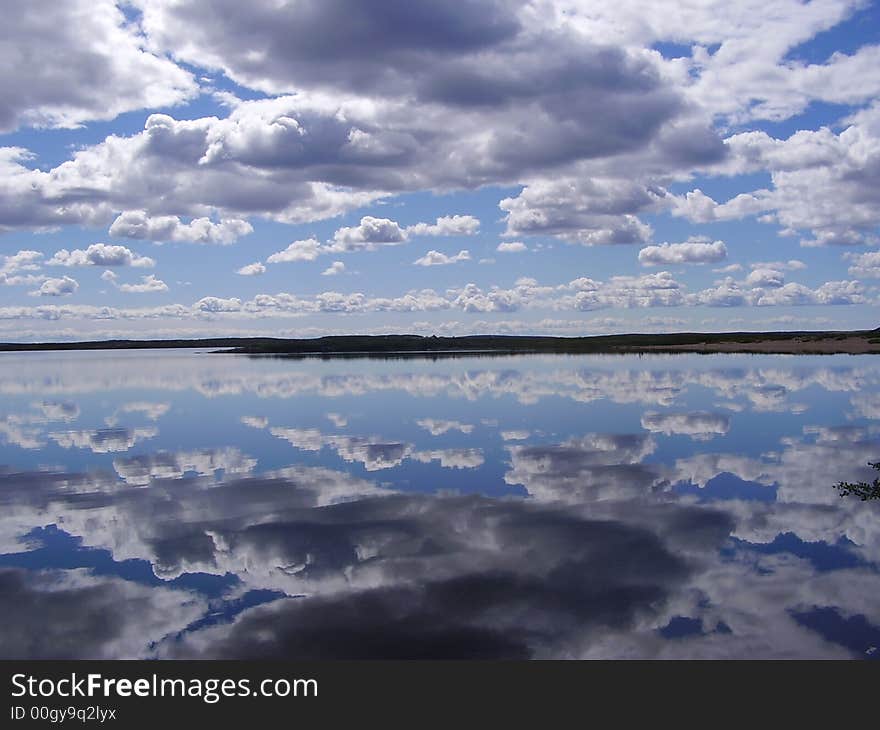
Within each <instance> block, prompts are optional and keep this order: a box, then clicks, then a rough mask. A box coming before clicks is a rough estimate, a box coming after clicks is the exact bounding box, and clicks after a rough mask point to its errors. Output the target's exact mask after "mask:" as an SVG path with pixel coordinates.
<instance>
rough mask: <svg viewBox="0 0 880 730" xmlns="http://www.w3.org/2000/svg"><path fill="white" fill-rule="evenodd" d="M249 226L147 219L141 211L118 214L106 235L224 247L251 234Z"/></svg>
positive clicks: (235, 222) (203, 220) (229, 222)
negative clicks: (214, 244) (212, 244)
mask: <svg viewBox="0 0 880 730" xmlns="http://www.w3.org/2000/svg"><path fill="white" fill-rule="evenodd" d="M253 230H254V229H253V226H251V224H250V223H248V222H247V221H245V220H241V219H240V218H224V219H222V220H220V221H219V222H216V223H215V222H214V221H212V220H211V219H210V218H194V219H193V220H191V221H190V222H189V223H183V222H181V220H180V218H178V217H177V216H173V215H166V216H152V217H151V216H148V215H147V213H146V212H145V211H143V210H130V211H126V212H125V213H121V214H120V215H119V216H118V217H117V218H116V220H115V221H113V224H112V225H111V226H110V231H109V232H110V235H111V236H118V237H120V238H134V239H142V240H148V241H181V242H184V243H217V244H221V245H228V244H231V243H235V242H236V241H237V240H238V239H239V238H241V237H242V236H246V235H247V234H248V233H252V232H253Z"/></svg>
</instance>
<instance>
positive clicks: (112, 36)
mask: <svg viewBox="0 0 880 730" xmlns="http://www.w3.org/2000/svg"><path fill="white" fill-rule="evenodd" d="M4 27H5V37H6V41H5V42H4V44H3V49H2V51H0V59H2V64H3V68H4V69H6V73H4V75H3V79H2V81H0V130H2V131H7V132H8V131H11V130H13V129H15V128H16V127H18V126H25V125H26V126H36V127H66V128H73V127H77V126H79V125H81V124H82V123H84V122H87V121H90V120H108V119H113V118H114V117H116V116H118V115H119V114H122V113H124V112H130V111H134V110H137V109H150V108H156V107H167V106H173V105H175V104H178V103H180V102H183V101H185V100H187V99H190V98H192V97H193V96H195V95H196V93H197V91H198V86H197V84H196V82H195V80H194V79H193V77H192V75H191V74H190V73H189V72H188V71H186V70H184V69H183V68H181V67H180V66H178V65H176V64H175V63H173V62H172V61H171V60H170V59H168V58H167V57H165V56H164V54H161V53H153V52H151V51H150V50H149V49H148V48H147V47H146V44H145V43H144V39H143V37H142V36H141V35H140V33H139V30H138V28H137V26H136V25H134V24H132V23H130V22H128V20H127V19H126V17H125V16H124V14H123V12H122V10H121V9H120V8H119V6H118V5H117V3H116V2H115V1H114V0H94V2H93V1H92V0H71V1H70V2H64V3H56V2H52V0H34V1H33V2H27V3H15V4H13V5H10V6H9V7H7V8H5V12H4ZM35 59H39V60H38V61H36V60H35Z"/></svg>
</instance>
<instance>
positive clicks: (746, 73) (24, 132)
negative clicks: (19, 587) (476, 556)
mask: <svg viewBox="0 0 880 730" xmlns="http://www.w3.org/2000/svg"><path fill="white" fill-rule="evenodd" d="M8 16H9V17H8V18H7V21H6V24H7V30H8V39H9V40H8V41H6V42H5V43H4V45H3V47H2V49H0V58H2V59H3V62H4V68H5V69H7V72H6V73H5V74H4V77H3V79H2V80H0V92H2V93H0V168H2V174H0V340H6V341H9V340H64V339H76V338H93V337H118V336H134V337H147V336H154V337H163V336H173V335H179V336H200V335H205V336H210V335H239V334H241V335H246V334H272V335H282V336H313V335H320V334H334V333H351V332H366V333H369V332H390V331H397V332H402V331H406V332H418V333H425V334H468V333H476V332H514V333H516V332H534V333H545V334H566V335H579V334H596V333H604V332H626V331H671V330H733V329H753V330H754V329H800V328H803V329H825V328H834V329H844V328H862V327H865V328H869V327H875V326H877V325H878V322H877V317H876V313H877V298H878V281H880V251H878V248H877V246H878V244H880V237H878V233H880V192H878V191H880V9H878V7H877V6H876V4H874V3H865V2H858V1H853V0H813V1H812V2H808V3H807V2H799V1H798V0H764V1H763V2H757V1H756V0H743V1H741V2H734V3H730V2H714V1H712V0H703V1H699V2H698V1H697V0H692V1H691V2H684V3H678V4H676V6H675V8H674V9H670V6H669V5H668V4H666V3H649V2H644V0H642V1H640V2H637V1H636V0H616V1H615V2H610V1H608V2H604V1H602V0H599V1H597V2H580V1H579V0H506V1H504V2H502V1H501V0H464V1H463V2H460V3H455V4H438V3H432V2H427V0H424V1H422V0H418V1H414V0H410V2H407V3H403V2H398V1H397V0H388V1H387V2H382V3H370V4H364V3H360V2H355V1H354V0H326V1H324V2H318V1H317V0H290V1H289V2H286V3H278V2H275V0H271V1H270V0H258V1H256V2H253V3H248V4H241V3H237V2H232V0H213V2H208V1H207V0H177V1H175V2H171V0H132V1H131V2H114V1H113V0H88V1H86V0H69V1H68V2H65V3H54V2H50V1H49V0H36V1H35V2H31V3H26V4H25V3H19V4H17V7H15V8H13V9H11V10H10V12H9V13H8Z"/></svg>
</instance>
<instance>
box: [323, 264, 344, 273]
mask: <svg viewBox="0 0 880 730" xmlns="http://www.w3.org/2000/svg"><path fill="white" fill-rule="evenodd" d="M343 271H345V263H344V262H342V261H334V262H333V263H332V264H330V266H328V267H327V268H326V269H324V270H323V271H322V272H321V276H336V275H337V274H341V273H342V272H343Z"/></svg>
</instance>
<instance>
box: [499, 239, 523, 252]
mask: <svg viewBox="0 0 880 730" xmlns="http://www.w3.org/2000/svg"><path fill="white" fill-rule="evenodd" d="M495 250H496V251H498V252H499V253H522V252H523V251H528V250H529V247H528V246H526V245H525V244H524V243H523V242H522V241H507V242H505V243H499V244H498V246H497V247H496V248H495Z"/></svg>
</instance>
